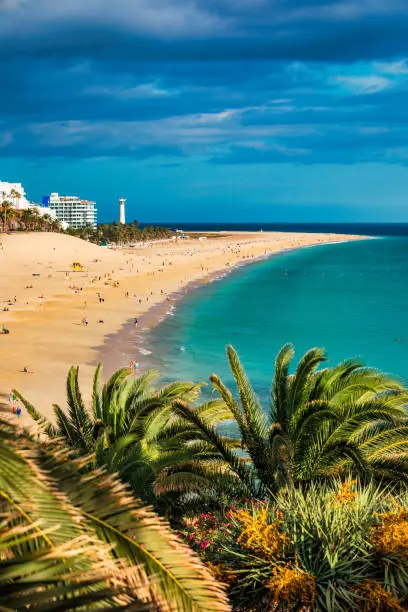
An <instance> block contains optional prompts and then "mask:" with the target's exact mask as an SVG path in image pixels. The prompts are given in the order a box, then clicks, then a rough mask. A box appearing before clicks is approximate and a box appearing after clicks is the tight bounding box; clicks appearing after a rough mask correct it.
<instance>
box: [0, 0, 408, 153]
mask: <svg viewBox="0 0 408 612" xmlns="http://www.w3.org/2000/svg"><path fill="white" fill-rule="evenodd" d="M106 5H107V3H103V2H102V1H101V0H88V1H87V2H86V3H84V2H83V1H80V0H70V1H69V2H68V0H59V1H58V2H51V0H36V1H34V0H25V1H24V2H17V1H13V0H0V73H1V74H2V92H3V93H2V96H1V97H0V156H3V157H6V156H14V155H17V156H26V157H34V156H35V157H49V156H56V157H69V158H75V157H78V158H81V157H92V156H96V157H97V156H103V155H112V156H118V157H121V156H130V157H133V158H135V159H145V158H150V157H154V156H157V155H158V156H161V157H163V156H169V157H175V156H180V155H182V156H186V155H198V156H200V158H202V159H210V160H211V161H212V163H217V164H220V163H228V164H232V163H272V162H282V161H295V162H299V163H306V164H307V163H315V162H320V161H332V162H338V163H355V162H356V161H361V160H370V161H372V160H381V161H384V162H386V163H405V161H406V154H405V149H404V148H405V142H407V138H406V136H407V132H406V125H407V113H406V110H405V109H406V107H407V102H408V93H407V77H408V69H407V67H406V64H404V61H403V60H404V57H405V53H406V38H407V32H408V7H407V4H406V2H405V0H404V2H402V1H399V0H388V2H386V3H385V2H384V1H383V0H381V1H380V0H359V1H358V2H357V0H356V1H352V0H336V1H335V0H333V1H328V0H314V1H311V0H296V1H295V0H278V1H276V2H273V3H271V2H269V1H268V0H234V1H233V0H217V1H216V0H206V1H205V2H204V0H200V1H197V2H196V3H193V2H190V1H188V0H117V1H116V2H115V3H110V4H109V6H106Z"/></svg>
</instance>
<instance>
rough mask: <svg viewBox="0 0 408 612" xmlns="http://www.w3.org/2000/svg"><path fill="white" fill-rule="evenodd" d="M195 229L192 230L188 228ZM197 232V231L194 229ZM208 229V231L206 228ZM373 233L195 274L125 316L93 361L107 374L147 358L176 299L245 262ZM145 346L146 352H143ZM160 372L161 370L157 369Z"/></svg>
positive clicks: (307, 246)
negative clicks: (151, 338) (131, 315)
mask: <svg viewBox="0 0 408 612" xmlns="http://www.w3.org/2000/svg"><path fill="white" fill-rule="evenodd" d="M191 233H194V232H191ZM197 233H198V232H197ZM208 233H209V232H208ZM212 233H214V234H217V235H220V234H223V233H224V232H212ZM375 239H376V237H372V236H361V237H355V236H352V237H351V239H350V240H348V239H346V238H345V239H342V240H338V241H330V242H321V243H317V244H305V245H302V246H297V247H292V248H284V249H282V250H281V251H277V252H273V253H270V254H266V255H265V254H264V255H260V256H259V257H256V258H254V259H250V260H248V259H246V260H245V259H243V260H240V261H237V262H236V263H235V264H234V265H233V266H229V267H224V268H222V269H220V270H214V271H213V272H210V273H209V274H207V275H205V276H204V277H202V278H196V279H193V280H191V281H188V282H187V283H186V284H185V285H184V286H183V291H182V292H180V290H178V291H175V292H173V293H172V294H170V295H169V296H168V297H169V298H170V300H171V305H169V304H168V303H167V299H166V298H164V299H163V300H161V301H159V302H158V303H156V304H154V305H153V306H151V307H150V308H149V309H148V310H146V311H145V312H143V313H142V314H141V316H140V317H139V318H138V325H137V327H135V325H134V321H133V319H128V320H127V321H125V322H124V323H123V325H122V327H121V329H119V330H118V331H116V332H113V333H112V334H109V335H108V336H107V337H106V338H105V341H104V343H103V344H102V345H101V346H100V347H97V350H98V358H97V359H96V360H95V362H93V363H92V365H93V366H94V367H96V366H97V365H98V363H99V362H101V363H102V364H103V368H104V374H105V376H110V375H111V374H112V373H113V372H114V371H115V370H117V369H119V368H122V367H127V366H128V365H129V362H130V361H131V360H133V361H137V360H138V361H137V363H139V364H140V363H141V362H142V360H143V358H144V357H146V358H147V361H148V360H149V355H151V354H152V351H151V350H150V349H149V336H151V334H152V333H153V332H154V331H155V330H157V328H158V327H159V326H160V324H161V323H162V322H163V321H164V320H165V319H166V318H167V317H168V316H171V313H170V310H172V311H174V310H176V309H177V307H178V305H179V303H180V302H181V301H182V300H184V299H185V298H186V297H188V296H189V295H191V294H192V293H193V292H194V291H196V290H197V289H198V288H200V287H202V286H203V285H208V284H210V283H213V282H218V281H222V280H223V279H225V278H227V277H228V276H230V275H231V274H232V273H233V272H235V271H236V270H238V269H239V268H244V267H245V268H246V267H247V266H251V265H256V264H257V263H259V262H261V261H265V260H269V259H275V258H277V257H281V256H282V255H285V254H287V253H291V252H294V251H301V250H304V249H312V248H316V247H324V246H330V245H333V244H343V243H347V242H354V241H356V240H375ZM146 338H147V342H146V345H147V347H148V348H147V349H145V348H144V346H143V347H140V346H138V345H137V343H138V342H139V344H143V345H144V344H145V341H146ZM144 350H146V353H144ZM150 369H152V368H151V367H150V366H149V365H148V367H146V368H145V367H141V368H140V369H139V370H138V373H139V374H143V373H144V372H145V371H148V370H150ZM160 374H161V375H162V373H161V372H160Z"/></svg>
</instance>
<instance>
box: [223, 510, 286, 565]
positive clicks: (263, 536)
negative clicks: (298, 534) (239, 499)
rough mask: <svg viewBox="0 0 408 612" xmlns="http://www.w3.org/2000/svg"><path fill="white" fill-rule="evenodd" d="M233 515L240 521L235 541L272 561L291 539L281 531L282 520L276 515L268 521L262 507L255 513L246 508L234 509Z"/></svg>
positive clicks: (279, 554) (266, 513) (266, 511)
mask: <svg viewBox="0 0 408 612" xmlns="http://www.w3.org/2000/svg"><path fill="white" fill-rule="evenodd" d="M233 516H235V518H237V519H238V520H239V521H240V523H242V531H241V535H240V536H239V538H238V539H237V543H238V544H241V546H243V547H244V548H248V549H249V550H252V551H253V552H254V553H256V554H257V555H259V556H260V557H262V558H263V559H267V560H269V561H272V560H273V559H276V558H277V557H279V556H281V555H282V553H283V551H284V549H285V547H287V546H288V545H289V544H290V543H291V540H290V538H289V537H288V536H287V535H286V533H285V532H284V531H282V524H283V520H282V519H281V518H280V517H277V518H276V520H275V521H272V522H268V509H267V508H266V507H263V508H261V509H260V510H259V512H257V513H256V514H255V515H254V514H252V513H251V512H248V511H247V510H236V511H235V512H234V513H233Z"/></svg>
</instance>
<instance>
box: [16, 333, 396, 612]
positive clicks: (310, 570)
mask: <svg viewBox="0 0 408 612" xmlns="http://www.w3.org/2000/svg"><path fill="white" fill-rule="evenodd" d="M293 356H294V352H293V347H292V346H291V345H285V346H284V347H283V348H282V349H281V351H280V352H279V353H278V355H277V357H276V361H275V368H274V372H273V380H272V391H271V398H270V402H269V405H268V406H263V405H262V403H261V401H260V400H259V398H258V397H257V395H256V393H255V390H254V389H253V387H252V385H251V383H250V381H249V379H248V377H247V375H246V373H245V370H244V368H243V366H242V364H241V362H240V360H239V358H238V355H237V353H236V351H235V350H234V349H233V348H232V347H228V348H227V357H228V361H229V366H230V370H231V375H232V378H233V379H234V381H235V386H236V389H235V390H234V391H232V390H230V389H229V387H228V386H227V385H226V384H225V383H224V382H223V381H222V380H221V379H220V378H219V377H218V376H216V375H212V376H211V378H210V383H211V386H210V389H211V390H212V394H211V396H210V399H208V397H206V396H205V393H206V391H205V390H202V389H201V387H202V385H201V384H193V383H189V382H174V383H171V384H170V385H165V386H163V387H160V386H159V387H157V386H156V385H155V381H156V379H157V374H156V373H154V372H147V373H145V374H143V375H142V376H139V377H136V376H134V375H133V374H131V372H130V370H128V369H122V370H119V371H118V372H116V373H115V374H114V375H113V376H112V377H111V378H110V379H109V380H108V381H107V382H106V383H105V384H103V383H102V368H101V366H98V368H97V369H96V372H95V376H94V383H93V394H92V402H91V406H90V407H88V406H86V404H85V402H84V400H83V397H82V395H81V392H80V388H79V376H78V368H71V369H70V371H69V373H68V380H67V407H66V409H62V408H60V407H58V406H55V407H54V412H55V420H54V421H53V422H51V421H48V420H47V419H45V417H44V416H43V415H42V414H41V412H40V411H38V410H37V409H36V408H34V406H32V405H31V404H30V403H29V401H28V400H27V399H25V398H24V397H23V396H22V395H21V394H19V393H18V392H17V391H15V393H16V395H17V396H18V398H19V400H20V401H21V402H22V403H23V404H24V406H25V407H26V409H27V411H28V412H29V413H30V414H31V416H32V417H33V419H34V420H35V421H36V423H37V426H38V430H39V436H40V438H42V437H43V436H44V435H45V436H46V438H48V442H41V445H45V447H46V448H51V449H52V448H55V445H57V444H59V445H60V444H61V441H63V442H64V444H65V446H66V448H67V451H61V449H60V453H62V455H64V456H65V457H66V456H67V455H66V453H68V454H69V457H71V458H70V459H69V461H68V463H69V464H71V462H73V463H74V464H75V465H76V466H78V469H79V470H80V471H81V476H82V477H83V478H84V481H87V479H90V481H91V482H97V481H98V478H99V476H98V474H101V472H100V470H103V473H104V474H105V475H103V476H101V477H102V478H103V479H106V481H108V482H111V479H112V481H114V482H115V483H117V484H116V486H117V487H118V488H119V489H120V490H121V491H125V490H126V491H127V493H126V494H127V495H128V496H129V497H130V492H131V493H132V495H133V498H132V497H130V499H132V500H133V501H132V503H133V504H136V506H137V508H143V506H142V503H150V504H152V505H153V507H154V509H155V511H156V512H157V513H158V514H159V515H162V516H165V517H167V519H168V520H169V521H170V525H171V527H169V526H167V525H166V528H165V529H166V530H167V531H166V534H167V535H168V534H169V533H171V532H170V529H172V530H173V537H174V538H175V539H176V541H178V542H181V541H184V542H185V543H186V544H187V545H188V546H189V548H190V549H192V551H193V552H194V553H195V554H196V555H198V556H200V557H201V560H202V562H204V564H205V565H206V567H207V569H208V571H210V572H211V575H212V576H213V579H214V582H213V588H214V589H216V593H217V596H218V597H219V598H221V599H219V601H220V605H223V604H222V594H221V590H219V589H220V587H219V586H218V583H222V584H224V585H226V588H227V590H228V596H229V601H230V604H231V606H232V608H233V609H234V610H242V611H244V610H251V611H259V612H261V611H263V610H276V611H278V610H279V611H286V610H299V611H300V610H303V611H306V610H310V611H312V610H313V611H315V610H316V611H328V612H334V611H341V610H365V611H367V612H369V611H371V610H373V611H377V612H381V611H385V610H394V611H399V612H400V611H402V610H404V609H406V606H407V604H408V494H407V478H408V463H407V457H408V422H407V416H406V405H407V401H408V392H407V390H406V388H405V387H404V385H403V384H402V383H401V382H400V381H399V380H398V379H395V378H393V377H390V376H387V375H385V374H383V373H382V372H380V371H378V370H375V369H373V368H366V367H364V366H363V365H362V364H361V363H360V362H358V361H355V360H348V361H345V362H342V363H340V364H338V365H335V366H333V367H324V365H325V364H324V362H325V355H324V352H323V351H322V350H321V349H317V348H314V349H312V350H310V351H308V352H307V353H305V355H303V356H302V357H301V359H300V360H299V361H298V363H297V364H296V365H294V364H293ZM214 393H216V394H217V396H218V397H215V398H214ZM32 443H34V442H32ZM36 444H40V443H39V442H36ZM42 452H45V451H42ZM48 452H51V451H48ZM47 465H48V464H47ZM79 466H80V467H79ZM67 469H68V468H67ZM95 470H97V471H96V472H95ZM109 473H110V475H108V474H109ZM117 479H118V480H117ZM119 482H121V483H123V484H119ZM122 487H128V489H124V488H123V489H122ZM64 493H65V494H66V491H65V490H64ZM139 499H140V500H142V501H137V500H139ZM111 501H112V503H114V502H113V500H111ZM152 520H153V519H152ZM154 520H157V521H162V520H163V519H159V518H158V517H155V519H154ZM160 524H161V525H163V523H160ZM143 528H144V527H143ZM143 528H141V530H142V532H143ZM163 529H164V527H163ZM111 536H112V533H111V534H110V536H109V537H111ZM117 537H118V538H119V548H120V546H121V542H122V540H121V538H120V536H117V535H115V536H114V537H112V539H109V540H108V541H110V542H114V541H116V538H117ZM137 537H138V538H139V537H141V536H139V535H138V536H137ZM146 537H147V536H146ZM169 537H170V536H169ZM105 542H106V540H105ZM157 546H158V548H159V549H160V544H157ZM154 550H155V551H156V550H157V549H154ZM180 554H184V553H180ZM118 556H119V555H118ZM120 556H121V557H123V556H125V557H126V555H120ZM188 559H191V557H188ZM133 561H135V562H137V563H139V564H141V565H142V568H143V571H148V570H149V569H152V568H151V566H150V565H149V564H147V566H145V564H146V559H144V558H143V556H142V557H140V556H139V557H137V558H136V557H134V558H133ZM164 565H165V567H166V568H167V560H165V561H164ZM200 567H201V566H200ZM171 570H172V568H171V566H170V571H171ZM141 571H142V570H141ZM159 575H160V578H161V579H162V582H161V583H160V584H161V586H162V589H164V590H163V591H162V596H164V597H170V599H171V601H172V604H171V605H174V608H173V609H175V610H184V609H188V608H185V607H183V606H184V603H180V601H181V600H179V599H178V597H179V596H180V595H179V594H177V593H174V592H171V591H166V590H165V589H166V585H167V586H168V587H169V588H170V584H171V581H170V582H169V580H167V577H166V575H164V576H163V575H162V574H161V573H159ZM206 579H207V578H206ZM166 580H167V581H166ZM210 584H211V582H210ZM149 588H150V590H151V588H153V587H149ZM203 588H204V587H203ZM169 593H170V595H169ZM214 601H215V602H216V601H217V599H216V598H215V599H214ZM155 605H156V604H155ZM191 605H192V606H193V604H191ZM215 605H216V604H215V603H214V605H213V604H211V605H209V604H208V602H207V601H205V602H203V603H202V607H201V608H200V607H198V608H197V609H203V610H207V609H208V610H210V609H211V608H213V607H214V609H216V608H215ZM192 609H194V607H192ZM220 609H222V608H220Z"/></svg>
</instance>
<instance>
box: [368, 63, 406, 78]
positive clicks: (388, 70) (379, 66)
mask: <svg viewBox="0 0 408 612" xmlns="http://www.w3.org/2000/svg"><path fill="white" fill-rule="evenodd" d="M374 68H375V69H376V70H377V71H378V72H382V73H383V74H393V75H400V74H408V65H407V60H406V59H402V60H399V61H398V62H375V64H374Z"/></svg>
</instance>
